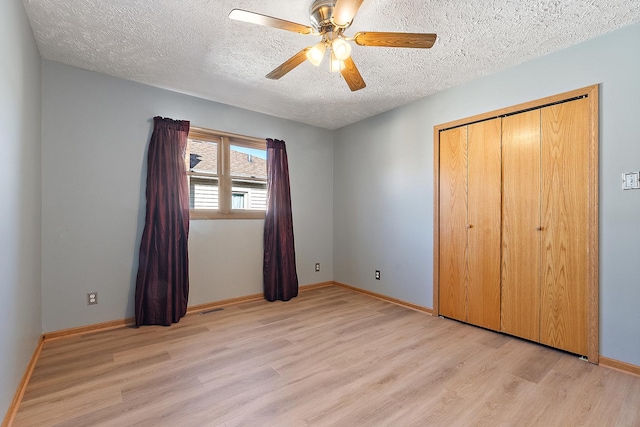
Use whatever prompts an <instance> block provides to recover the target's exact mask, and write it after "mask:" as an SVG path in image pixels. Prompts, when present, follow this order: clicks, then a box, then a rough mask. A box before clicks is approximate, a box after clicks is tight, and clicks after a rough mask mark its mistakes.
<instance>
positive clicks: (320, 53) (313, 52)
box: [306, 42, 327, 67]
mask: <svg viewBox="0 0 640 427" xmlns="http://www.w3.org/2000/svg"><path fill="white" fill-rule="evenodd" d="M326 50H327V47H326V46H325V45H324V42H320V43H318V44H317V45H315V46H314V47H312V48H311V49H309V50H308V51H307V53H306V56H307V59H308V60H309V62H311V63H312V64H313V65H315V66H316V67H317V66H318V65H320V63H321V62H322V58H324V52H325V51H326Z"/></svg>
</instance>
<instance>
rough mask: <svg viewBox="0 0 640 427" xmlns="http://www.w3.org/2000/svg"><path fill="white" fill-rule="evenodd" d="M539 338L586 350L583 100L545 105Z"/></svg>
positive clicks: (585, 121)
mask: <svg viewBox="0 0 640 427" xmlns="http://www.w3.org/2000/svg"><path fill="white" fill-rule="evenodd" d="M541 115H542V120H541V123H542V182H543V188H542V226H543V237H542V239H543V241H542V251H543V252H542V288H541V304H542V305H541V324H540V342H542V343H543V344H547V345H550V346H553V347H558V348H561V349H564V350H567V351H570V352H573V353H577V354H582V355H585V354H587V295H586V292H587V268H588V262H587V261H588V253H587V251H588V242H587V238H588V221H587V219H588V199H589V197H588V194H589V193H588V183H589V176H588V168H587V167H586V165H588V164H589V162H588V155H589V111H588V101H587V99H584V98H583V99H579V100H575V101H570V102H565V103H562V104H557V105H553V106H550V107H546V108H543V109H542V111H541Z"/></svg>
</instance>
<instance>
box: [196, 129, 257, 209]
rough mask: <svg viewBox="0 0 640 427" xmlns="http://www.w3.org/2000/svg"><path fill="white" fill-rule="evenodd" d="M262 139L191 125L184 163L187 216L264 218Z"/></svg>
mask: <svg viewBox="0 0 640 427" xmlns="http://www.w3.org/2000/svg"><path fill="white" fill-rule="evenodd" d="M266 148H267V147H266V142H265V140H261V139H258V138H251V137H246V136H241V135H233V134H228V133H224V132H217V131H213V130H209V129H203V128H197V127H192V128H191V130H190V132H189V138H188V140H187V149H186V152H185V166H186V169H187V176H188V179H189V208H190V212H191V219H218V218H232V219H242V218H248V219H250V218H264V212H265V210H266V208H267V149H266Z"/></svg>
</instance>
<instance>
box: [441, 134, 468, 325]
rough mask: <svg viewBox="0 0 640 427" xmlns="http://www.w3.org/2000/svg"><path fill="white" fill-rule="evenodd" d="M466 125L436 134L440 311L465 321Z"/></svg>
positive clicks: (444, 314)
mask: <svg viewBox="0 0 640 427" xmlns="http://www.w3.org/2000/svg"><path fill="white" fill-rule="evenodd" d="M466 224H467V128H466V126H465V127H460V128H454V129H449V130H446V131H442V132H441V133H440V242H439V244H440V257H439V258H440V261H439V263H440V265H439V275H440V284H439V293H440V295H439V297H440V298H439V303H440V314H442V315H443V316H447V317H451V318H454V319H458V320H463V321H466V319H467V313H466V300H467V296H466V287H467V236H466V232H467V230H466Z"/></svg>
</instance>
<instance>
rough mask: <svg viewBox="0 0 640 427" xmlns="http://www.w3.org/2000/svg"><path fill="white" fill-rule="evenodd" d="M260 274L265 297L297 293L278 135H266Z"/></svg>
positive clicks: (285, 165)
mask: <svg viewBox="0 0 640 427" xmlns="http://www.w3.org/2000/svg"><path fill="white" fill-rule="evenodd" d="M263 278H264V298H265V299H266V300H267V301H275V300H281V301H289V300H290V299H291V298H293V297H295V296H296V295H298V273H296V253H295V247H294V244H293V218H292V216H291V192H290V191H289V166H288V163H287V149H286V148H285V144H284V141H280V140H278V139H267V213H266V216H265V220H264V264H263Z"/></svg>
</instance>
